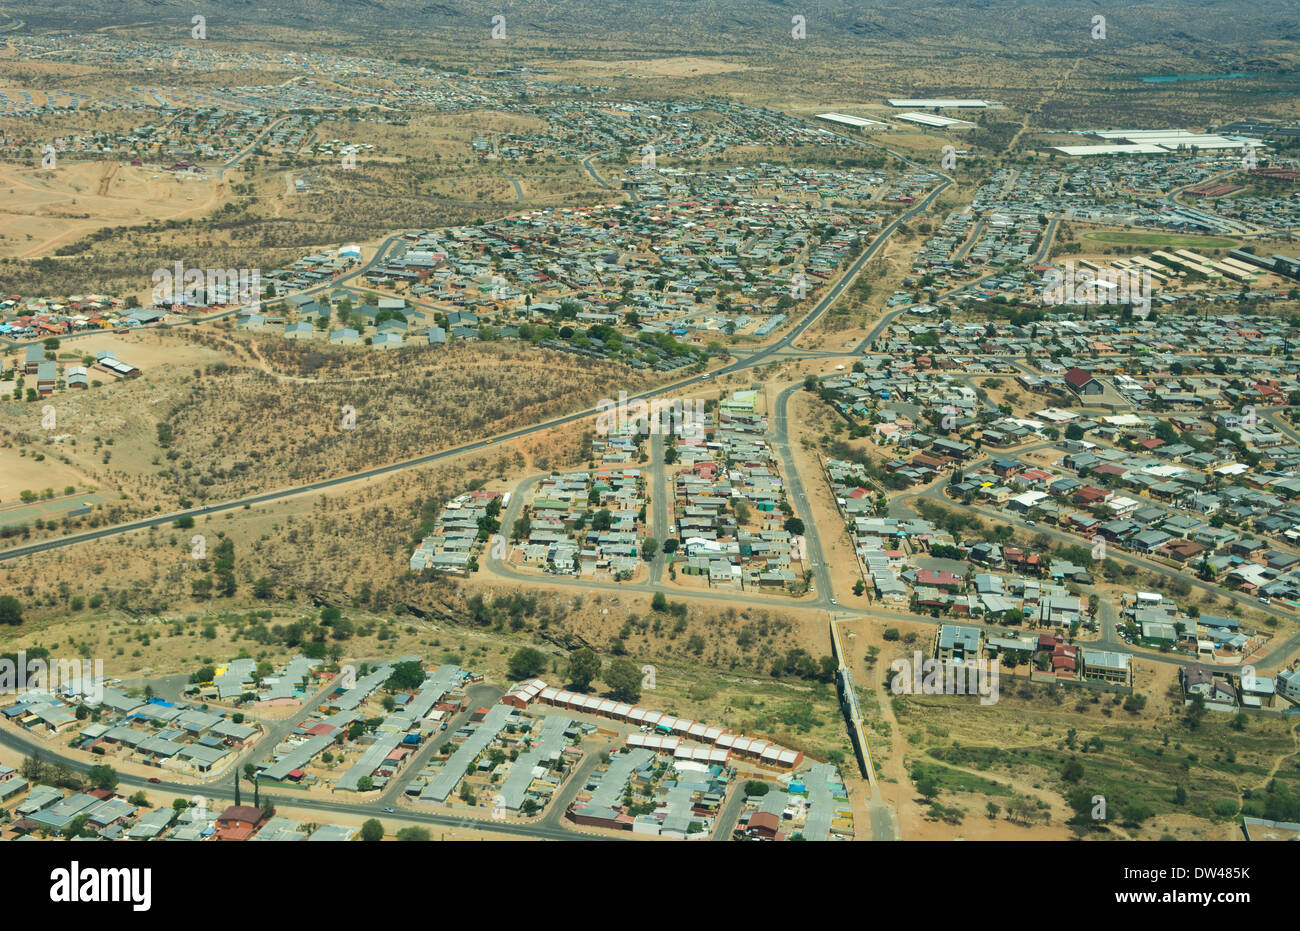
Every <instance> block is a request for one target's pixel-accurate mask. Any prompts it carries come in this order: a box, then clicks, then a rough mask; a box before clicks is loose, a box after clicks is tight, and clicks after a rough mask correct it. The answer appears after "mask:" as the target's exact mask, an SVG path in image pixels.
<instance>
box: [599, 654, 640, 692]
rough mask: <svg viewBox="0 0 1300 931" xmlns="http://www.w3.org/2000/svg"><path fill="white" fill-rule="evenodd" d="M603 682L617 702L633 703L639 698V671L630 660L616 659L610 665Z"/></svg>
mask: <svg viewBox="0 0 1300 931" xmlns="http://www.w3.org/2000/svg"><path fill="white" fill-rule="evenodd" d="M604 680H605V684H606V685H608V686H609V689H610V692H611V693H612V694H613V696H614V698H616V699H617V700H619V701H625V702H635V701H637V700H638V699H640V697H641V670H640V669H639V668H638V667H637V665H636V663H634V662H632V661H631V660H630V659H616V660H614V661H613V662H612V663H610V664H609V666H608V668H606V670H605V675H604Z"/></svg>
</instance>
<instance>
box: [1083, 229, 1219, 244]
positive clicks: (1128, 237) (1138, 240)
mask: <svg viewBox="0 0 1300 931" xmlns="http://www.w3.org/2000/svg"><path fill="white" fill-rule="evenodd" d="M1083 238H1084V240H1085V241H1089V240H1090V241H1092V242H1100V243H1109V244H1118V245H1124V246H1150V247H1151V248H1153V249H1197V248H1200V249H1235V248H1236V247H1237V246H1238V245H1239V244H1240V243H1239V241H1238V240H1236V239H1228V238H1226V237H1224V236H1179V235H1176V234H1173V233H1136V232H1127V231H1119V230H1096V231H1089V232H1086V233H1084V234H1083Z"/></svg>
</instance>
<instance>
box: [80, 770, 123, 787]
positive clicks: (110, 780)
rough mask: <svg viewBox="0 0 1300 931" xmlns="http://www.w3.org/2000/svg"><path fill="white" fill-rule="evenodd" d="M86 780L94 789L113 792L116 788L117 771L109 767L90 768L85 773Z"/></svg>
mask: <svg viewBox="0 0 1300 931" xmlns="http://www.w3.org/2000/svg"><path fill="white" fill-rule="evenodd" d="M86 778H87V779H89V780H90V784H91V785H93V786H94V787H95V788H96V789H107V790H108V791H110V792H111V791H113V790H114V789H116V788H117V770H115V769H114V768H113V767H111V766H106V765H99V766H92V767H90V769H88V770H87V771H86Z"/></svg>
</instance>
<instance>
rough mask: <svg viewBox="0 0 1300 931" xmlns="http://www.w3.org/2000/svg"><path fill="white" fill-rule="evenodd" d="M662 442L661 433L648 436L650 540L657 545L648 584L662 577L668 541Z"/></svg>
mask: <svg viewBox="0 0 1300 931" xmlns="http://www.w3.org/2000/svg"><path fill="white" fill-rule="evenodd" d="M667 445H668V444H666V443H665V442H664V437H663V434H662V433H652V434H651V435H650V539H652V540H654V541H655V542H657V543H658V544H659V552H657V553H655V557H654V560H653V561H652V562H651V563H650V583H651V584H652V585H654V584H657V583H658V582H659V581H660V580H661V579H662V578H663V575H664V566H665V565H666V564H667V562H668V557H667V556H666V555H665V554H664V541H665V540H667V539H668V537H669V533H668V524H669V523H670V519H669V516H668V480H667V477H666V476H665V472H666V470H667V466H666V465H665V464H664V449H665V447H666V446H667Z"/></svg>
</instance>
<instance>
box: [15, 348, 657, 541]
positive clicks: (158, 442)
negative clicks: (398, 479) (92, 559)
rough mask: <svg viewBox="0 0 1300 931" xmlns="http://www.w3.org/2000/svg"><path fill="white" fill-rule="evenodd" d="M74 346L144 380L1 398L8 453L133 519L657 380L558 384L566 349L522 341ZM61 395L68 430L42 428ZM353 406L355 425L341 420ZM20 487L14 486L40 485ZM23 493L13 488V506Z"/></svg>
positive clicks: (583, 374) (584, 370)
mask: <svg viewBox="0 0 1300 931" xmlns="http://www.w3.org/2000/svg"><path fill="white" fill-rule="evenodd" d="M76 348H77V351H78V352H83V351H84V352H86V353H89V354H93V353H94V352H95V351H97V350H99V349H106V348H107V349H112V350H113V351H114V352H115V353H116V354H117V356H118V358H121V359H123V360H129V361H130V362H131V363H132V364H135V365H137V366H139V367H140V368H141V369H142V371H143V372H144V374H143V375H142V376H141V377H140V378H137V379H131V380H126V381H113V380H112V379H111V378H110V377H109V376H107V375H104V376H102V378H103V380H104V384H102V385H100V386H98V387H94V386H92V387H91V388H89V389H87V390H86V391H84V392H73V391H66V390H65V391H60V392H57V393H56V394H55V395H52V396H51V397H50V398H49V399H46V401H45V402H44V403H42V404H39V405H38V404H31V403H28V402H25V401H14V400H5V401H0V407H2V408H3V409H5V410H7V411H8V412H9V413H8V414H7V415H6V416H5V417H4V418H3V419H0V449H3V448H14V447H22V448H26V449H27V450H28V451H29V454H30V453H37V452H39V453H43V454H44V455H45V456H46V457H47V460H49V461H51V462H62V463H64V464H65V465H66V466H67V467H68V468H69V469H70V470H72V471H73V472H75V473H77V474H78V475H81V476H83V477H84V480H85V481H86V482H87V483H90V484H93V485H95V486H97V487H100V488H105V489H113V490H115V491H119V492H121V494H122V496H123V500H122V502H121V503H120V505H116V506H115V508H114V510H115V512H116V513H117V514H118V515H119V516H122V517H125V516H129V515H143V514H147V513H152V512H154V511H156V510H172V509H175V508H178V507H183V506H190V505H192V504H195V503H201V502H204V501H219V500H226V499H230V498H236V497H241V496H244V495H248V494H253V493H257V492H264V491H271V490H275V489H279V488H283V487H286V486H289V485H296V484H305V483H308V482H312V481H318V480H321V479H325V478H330V477H333V476H338V475H342V474H346V473H350V472H358V471H362V470H364V469H366V468H370V467H373V466H376V465H382V464H385V463H390V462H396V461H399V460H402V459H407V458H411V457H413V456H416V455H418V454H420V453H429V452H436V451H438V450H442V449H446V448H449V447H452V446H457V445H460V444H462V443H465V442H468V441H470V440H474V439H479V438H482V437H483V436H485V435H492V434H495V433H502V432H506V431H508V430H510V429H512V428H517V427H521V426H525V425H528V424H533V423H537V422H540V421H544V420H547V419H549V418H552V417H555V416H558V415H560V414H564V413H568V412H570V411H572V410H577V409H582V408H584V407H589V406H594V405H595V403H596V401H597V400H599V399H600V398H602V397H610V396H616V395H617V392H618V391H619V390H627V391H629V392H633V393H635V391H636V390H637V389H638V387H639V386H640V385H642V384H644V381H643V377H642V376H632V375H630V374H629V373H628V372H627V371H626V370H625V369H622V368H621V367H618V366H613V365H594V364H591V363H587V362H582V361H577V360H574V361H572V363H571V364H568V365H567V366H566V378H565V379H564V381H563V383H562V385H557V383H556V382H555V379H554V378H553V369H552V366H553V365H554V361H555V360H554V356H553V354H550V353H547V352H545V351H542V350H534V349H528V348H524V347H522V346H520V345H518V344H514V343H491V344H478V345H475V344H465V343H453V344H452V345H451V346H450V347H446V348H443V347H420V346H415V345H412V346H409V347H406V348H403V349H402V350H399V351H396V352H390V353H378V352H375V351H373V350H370V349H368V348H364V347H358V348H354V349H345V348H337V347H327V346H320V347H314V346H311V345H307V344H302V343H297V342H293V341H288V340H284V339H282V338H280V337H278V336H261V337H257V338H254V337H252V336H249V335H247V334H244V333H242V332H237V331H234V330H231V329H228V328H221V327H218V328H209V329H202V330H200V329H183V330H169V331H152V332H149V333H141V334H131V335H125V336H111V335H107V334H105V335H103V336H95V337H93V338H90V339H88V340H82V341H79V342H78V344H77V346H76ZM47 404H49V405H52V406H53V407H54V408H55V413H56V422H57V425H58V426H57V430H54V431H46V430H42V429H41V412H42V410H43V408H44V407H45V406H46V405H47ZM349 406H350V407H351V408H353V409H354V411H355V415H356V419H355V428H354V429H353V428H348V429H344V427H343V421H344V417H343V408H344V407H349ZM33 480H34V477H33ZM22 481H23V480H22V479H20V478H17V477H13V478H7V479H6V485H8V484H12V483H15V482H16V483H18V484H21V485H22V487H24V488H26V487H31V486H30V485H28V484H22ZM53 481H54V480H53V479H50V480H49V481H47V482H46V484H50V483H51V482H53ZM36 487H44V485H38V486H36ZM58 487H60V488H61V487H62V485H59V486H58ZM15 494H16V491H15ZM9 497H10V496H9V495H5V494H3V493H2V492H0V500H4V499H7V498H9ZM95 516H96V515H92V516H91V518H88V519H87V520H88V521H89V522H91V523H92V524H93V523H94V518H95ZM102 516H103V517H104V518H106V517H107V515H102ZM51 529H53V528H51Z"/></svg>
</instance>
